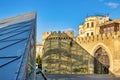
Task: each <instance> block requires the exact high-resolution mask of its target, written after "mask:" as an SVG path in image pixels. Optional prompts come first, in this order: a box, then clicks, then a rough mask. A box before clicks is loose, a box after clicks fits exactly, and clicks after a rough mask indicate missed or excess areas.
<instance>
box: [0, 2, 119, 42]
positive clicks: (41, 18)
mask: <svg viewBox="0 0 120 80" xmlns="http://www.w3.org/2000/svg"><path fill="white" fill-rule="evenodd" d="M31 11H36V12H37V41H38V42H41V41H42V40H41V37H42V33H43V32H47V31H55V30H56V31H58V30H62V31H63V30H74V32H75V36H76V35H77V34H78V25H79V24H81V23H83V22H84V19H85V18H86V16H87V15H98V14H102V15H104V14H109V15H110V18H111V19H116V18H120V0H0V19H3V18H8V17H11V16H16V15H19V14H24V13H28V12H31Z"/></svg>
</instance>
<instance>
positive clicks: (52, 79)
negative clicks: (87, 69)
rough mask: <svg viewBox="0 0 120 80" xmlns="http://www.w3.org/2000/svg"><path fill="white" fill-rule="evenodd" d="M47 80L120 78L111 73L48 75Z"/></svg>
mask: <svg viewBox="0 0 120 80" xmlns="http://www.w3.org/2000/svg"><path fill="white" fill-rule="evenodd" d="M46 76H47V80H120V77H113V76H111V75H76V74H75V75H46Z"/></svg>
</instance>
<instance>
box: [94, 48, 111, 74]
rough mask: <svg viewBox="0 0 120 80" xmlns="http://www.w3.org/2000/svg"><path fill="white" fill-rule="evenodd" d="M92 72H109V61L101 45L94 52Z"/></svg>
mask: <svg viewBox="0 0 120 80" xmlns="http://www.w3.org/2000/svg"><path fill="white" fill-rule="evenodd" d="M94 57H95V58H94V73H96V74H109V67H110V63H109V62H110V61H109V56H108V53H107V52H106V51H105V49H103V48H102V47H100V48H98V49H97V50H96V52H95V53H94Z"/></svg>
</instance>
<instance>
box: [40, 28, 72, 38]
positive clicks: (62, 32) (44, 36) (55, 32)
mask: <svg viewBox="0 0 120 80" xmlns="http://www.w3.org/2000/svg"><path fill="white" fill-rule="evenodd" d="M50 34H67V35H68V36H69V37H71V38H74V31H72V30H69V31H51V32H43V34H42V40H45V39H46V38H47V37H48V36H49V35H50Z"/></svg>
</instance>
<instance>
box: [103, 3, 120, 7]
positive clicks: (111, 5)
mask: <svg viewBox="0 0 120 80" xmlns="http://www.w3.org/2000/svg"><path fill="white" fill-rule="evenodd" d="M105 4H106V5H107V6H109V7H111V8H117V7H118V6H119V4H118V3H113V2H108V3H105Z"/></svg>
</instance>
